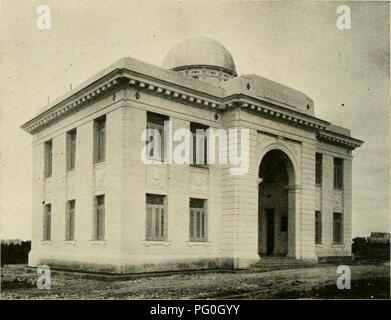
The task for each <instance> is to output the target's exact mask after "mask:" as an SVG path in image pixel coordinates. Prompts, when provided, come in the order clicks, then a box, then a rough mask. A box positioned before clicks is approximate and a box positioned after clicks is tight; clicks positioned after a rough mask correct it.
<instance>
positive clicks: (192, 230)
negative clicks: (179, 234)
mask: <svg viewBox="0 0 391 320" xmlns="http://www.w3.org/2000/svg"><path fill="white" fill-rule="evenodd" d="M193 239H194V210H190V240H193Z"/></svg>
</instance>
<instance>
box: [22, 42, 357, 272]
mask: <svg viewBox="0 0 391 320" xmlns="http://www.w3.org/2000/svg"><path fill="white" fill-rule="evenodd" d="M314 109H315V106H314V102H313V101H312V100H311V98H309V97H308V96H307V95H305V94H304V93H302V92H299V91H297V90H294V89H292V88H289V87H286V86H284V85H282V84H279V83H276V82H273V81H271V80H268V79H265V78H263V77H261V76H258V75H255V74H249V75H239V74H238V71H237V70H236V66H235V63H234V60H233V58H232V56H231V54H230V52H229V51H228V50H227V49H226V48H225V47H224V46H223V45H222V44H220V43H219V42H217V41H215V40H211V39H206V38H198V39H189V40H185V41H182V42H180V43H179V44H177V45H176V46H174V47H173V48H172V50H171V51H170V52H169V53H168V54H167V56H166V57H165V59H164V61H163V64H162V67H158V66H154V65H150V64H147V63H144V62H141V61H138V60H135V59H132V58H123V59H121V60H119V61H117V62H116V63H114V64H113V65H111V66H109V67H108V68H106V69H104V70H102V71H101V72H99V73H98V74H96V75H95V76H94V77H92V78H91V79H89V80H87V81H86V82H84V83H83V84H81V85H80V86H79V87H77V88H74V89H73V90H71V91H69V92H68V93H66V94H65V95H64V96H63V97H61V98H60V99H58V100H56V101H54V102H52V103H50V104H49V105H48V106H46V107H44V108H43V109H42V110H40V111H39V112H38V114H37V115H36V116H35V117H34V118H33V119H31V120H30V121H28V122H27V123H25V124H24V125H23V126H22V128H23V129H24V130H26V131H27V132H28V133H30V134H31V135H32V137H33V147H32V149H33V200H32V201H33V203H32V208H33V209H32V249H31V252H30V254H29V265H30V266H37V265H42V264H47V265H49V266H52V267H57V268H62V269H78V270H89V271H104V272H113V273H131V272H148V271H162V270H184V269H204V268H243V267H248V266H251V265H252V264H255V263H258V262H259V261H262V259H267V258H268V257H270V256H272V257H281V259H294V260H300V261H313V262H314V261H317V260H318V259H319V258H324V257H335V256H339V257H343V256H351V225H352V224H351V220H352V158H353V156H352V151H353V150H354V149H355V148H357V147H359V146H360V145H361V144H362V141H360V140H357V139H354V138H352V137H351V136H350V131H349V130H348V129H345V128H342V127H338V126H336V125H333V124H331V123H329V122H327V121H325V120H322V119H319V118H317V117H316V116H315V110H314ZM168 123H169V130H168V126H167V124H168ZM146 129H149V131H147V133H145V132H146ZM181 129H187V130H188V131H189V132H190V133H191V135H190V140H191V141H196V140H197V139H198V138H199V136H200V134H199V133H198V132H199V131H201V132H202V130H204V134H205V136H204V137H205V141H206V143H205V144H201V148H198V149H196V148H194V145H193V146H192V148H191V150H190V152H189V154H190V156H188V155H187V153H186V150H185V149H186V148H184V149H183V150H184V151H185V152H184V154H185V157H186V156H187V157H188V158H189V159H188V160H189V161H184V162H183V163H180V162H178V161H175V159H174V160H173V161H169V154H170V152H172V150H174V151H173V153H174V154H175V149H176V148H178V147H180V146H183V144H182V143H183V141H185V139H184V140H183V141H179V140H178V139H176V138H175V136H176V134H175V133H176V132H178V131H180V130H181ZM212 130H213V132H215V133H216V132H219V133H220V134H221V136H219V137H216V139H215V142H216V147H215V148H214V149H213V148H212V149H210V143H211V141H212V140H211V138H210V132H211V131H212ZM235 130H236V132H237V137H236V138H237V139H234V138H233V136H231V135H230V134H228V132H234V131H235ZM148 132H153V133H156V132H157V133H159V134H160V133H164V134H162V135H161V136H160V139H158V137H157V135H156V136H154V135H152V136H149V135H148ZM169 132H171V133H172V135H171V136H174V138H173V139H171V137H170V134H169ZM224 132H227V134H226V136H225V137H224ZM145 134H147V135H148V136H147V137H145ZM201 138H202V136H201ZM201 140H202V139H201ZM151 141H152V142H153V143H154V144H153V146H154V147H153V148H149V149H148V148H146V145H147V142H148V143H149V142H151ZM156 146H158V147H159V148H160V149H158V148H156ZM145 150H146V151H145ZM160 150H163V152H158V151H160ZM193 150H196V151H195V152H193ZM211 150H212V151H211ZM227 150H237V151H238V155H239V154H240V157H239V156H238V157H237V158H239V159H241V161H242V163H241V162H240V161H236V160H238V159H235V158H234V157H232V155H231V153H229V152H225V153H226V154H225V155H224V151H227ZM211 152H213V155H214V159H215V161H214V162H210V161H208V159H210V158H211ZM199 154H202V156H201V157H199V158H202V159H206V160H205V161H204V162H203V163H199V162H198V161H194V159H195V158H196V155H199ZM227 154H228V157H226V155H227ZM242 156H243V157H242ZM241 157H242V158H241ZM174 158H175V157H174ZM199 158H197V159H199ZM148 160H153V161H148ZM243 161H244V162H246V165H245V166H242V165H243V163H244V162H243ZM241 166H242V167H244V169H245V170H237V171H235V168H236V169H238V168H239V167H241Z"/></svg>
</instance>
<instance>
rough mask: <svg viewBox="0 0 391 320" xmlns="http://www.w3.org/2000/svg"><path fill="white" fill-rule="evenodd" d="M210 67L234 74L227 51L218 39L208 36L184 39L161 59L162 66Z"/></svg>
mask: <svg viewBox="0 0 391 320" xmlns="http://www.w3.org/2000/svg"><path fill="white" fill-rule="evenodd" d="M194 67H211V68H212V69H217V70H221V71H223V72H226V73H228V74H230V75H231V76H236V75H237V74H236V67H235V63H234V60H233V59H232V56H231V54H230V53H229V51H228V50H227V49H226V48H225V47H224V46H223V45H222V44H221V43H220V42H218V41H216V40H213V39H208V38H195V39H186V40H184V41H182V42H180V43H178V44H177V45H175V46H174V47H173V48H172V49H171V51H170V52H169V53H168V54H167V56H166V57H165V59H164V61H163V68H165V69H170V70H175V71H178V70H185V69H190V68H194Z"/></svg>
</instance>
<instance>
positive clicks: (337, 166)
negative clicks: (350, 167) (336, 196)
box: [334, 158, 343, 189]
mask: <svg viewBox="0 0 391 320" xmlns="http://www.w3.org/2000/svg"><path fill="white" fill-rule="evenodd" d="M342 188H343V159H340V158H334V189H342Z"/></svg>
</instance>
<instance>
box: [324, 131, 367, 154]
mask: <svg viewBox="0 0 391 320" xmlns="http://www.w3.org/2000/svg"><path fill="white" fill-rule="evenodd" d="M317 139H318V140H320V141H323V142H326V143H330V144H335V145H339V146H343V147H345V148H348V149H351V150H353V149H356V148H358V147H360V146H361V145H362V144H363V143H364V141H361V140H358V139H354V138H352V137H348V136H344V135H341V134H338V133H334V132H331V131H321V132H319V133H318V134H317Z"/></svg>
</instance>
